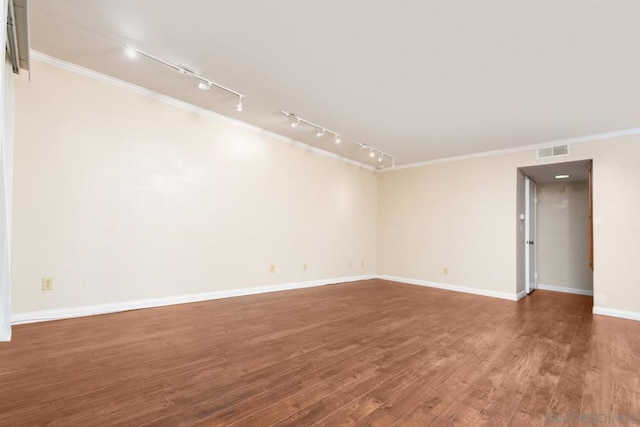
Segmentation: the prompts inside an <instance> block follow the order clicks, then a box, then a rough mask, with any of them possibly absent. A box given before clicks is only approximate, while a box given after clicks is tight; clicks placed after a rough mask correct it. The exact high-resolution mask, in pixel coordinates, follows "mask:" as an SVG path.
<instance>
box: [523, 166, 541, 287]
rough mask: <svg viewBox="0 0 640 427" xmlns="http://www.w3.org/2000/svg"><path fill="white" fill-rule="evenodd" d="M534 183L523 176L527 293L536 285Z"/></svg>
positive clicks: (535, 199) (535, 202) (535, 203)
mask: <svg viewBox="0 0 640 427" xmlns="http://www.w3.org/2000/svg"><path fill="white" fill-rule="evenodd" d="M536 195H537V193H536V183H535V182H533V181H531V180H530V179H529V177H526V178H525V187H524V205H525V206H524V215H525V219H524V221H525V222H524V240H525V243H524V270H525V289H526V291H527V294H530V293H531V292H533V291H534V290H535V289H536V288H537V287H538V285H537V277H538V274H537V273H536V246H535V244H536V205H537V203H538V198H537V196H536Z"/></svg>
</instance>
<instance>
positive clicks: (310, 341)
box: [0, 280, 640, 426]
mask: <svg viewBox="0 0 640 427" xmlns="http://www.w3.org/2000/svg"><path fill="white" fill-rule="evenodd" d="M591 306H592V299H591V298H590V297H584V296H577V295H568V294H560V293H553V292H544V291H537V292H535V293H533V294H532V295H531V296H529V297H527V298H525V299H523V300H521V301H520V302H518V303H516V302H511V301H504V300H499V299H493V298H486V297H480V296H475V295H468V294H462V293H455V292H448V291H442V290H437V289H429V288H424V287H418V286H411V285H403V284H397V283H391V282H385V281H382V280H370V281H366V282H355V283H350V284H341V285H335V286H325V287H319V288H310V289H305V290H298V291H288V292H276V293H270V294H262V295H255V296H249V297H240V298H230V299H224V300H216V301H208V302H201V303H193V304H184V305H176V306H170V307H162V308H154V309H147V310H138V311H130V312H124V313H116V314H110V315H102V316H93V317H85V318H78V319H69V320H60V321H54V322H44V323H36V324H30V325H21V326H16V327H14V334H13V336H14V339H13V341H12V342H11V343H0V426H22V425H28V426H31V425H42V424H50V425H78V426H86V425H101V426H105V425H126V426H138V425H229V424H236V425H251V426H257V425H271V424H277V425H301V426H307V425H311V424H314V423H316V424H317V425H322V426H337V425H352V424H357V425H401V426H405V425H407V426H410V425H416V426H448V425H470V426H479V425H492V426H499V425H514V426H526V425H567V424H578V423H581V424H580V425H589V426H596V425H615V424H620V425H633V424H636V425H637V424H640V322H633V321H628V320H622V319H615V318H609V317H603V316H594V315H592V314H591Z"/></svg>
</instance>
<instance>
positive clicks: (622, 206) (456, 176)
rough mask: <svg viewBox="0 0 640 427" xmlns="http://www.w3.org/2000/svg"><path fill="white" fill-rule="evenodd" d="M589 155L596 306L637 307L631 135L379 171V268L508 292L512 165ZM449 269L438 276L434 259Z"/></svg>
mask: <svg viewBox="0 0 640 427" xmlns="http://www.w3.org/2000/svg"><path fill="white" fill-rule="evenodd" d="M587 159H593V161H594V163H593V170H594V189H593V191H594V236H595V249H594V255H595V272H594V291H595V305H597V306H600V307H605V308H611V309H617V310H625V311H633V312H640V278H639V277H638V275H637V273H636V271H635V268H634V267H635V265H636V264H637V262H638V259H640V246H639V245H637V242H636V238H637V236H638V233H639V232H640V221H638V219H639V214H638V212H640V191H638V190H637V187H638V184H639V183H640V168H639V167H638V159H640V136H638V135H633V136H624V137H618V138H615V139H607V140H602V141H592V142H585V143H579V144H574V145H572V146H571V155H570V156H565V157H559V158H556V159H554V160H547V161H539V160H536V154H535V151H534V150H528V151H520V152H515V153H509V154H502V155H496V156H490V157H480V158H474V159H468V160H459V161H451V162H444V163H436V164H431V165H425V166H422V167H416V168H410V169H399V170H394V171H388V172H385V173H382V174H379V183H378V206H379V210H378V273H379V274H383V275H393V276H400V277H407V278H413V279H419V280H425V281H433V282H440V283H445V284H452V285H459V286H467V287H474V288H477V289H482V290H489V291H498V292H507V293H509V292H510V293H513V294H515V292H516V290H517V289H521V285H520V283H521V280H522V279H521V275H522V271H521V270H522V267H521V265H520V262H519V250H518V249H517V245H518V242H519V241H520V239H521V237H520V236H519V235H518V230H519V228H518V226H517V225H515V226H514V223H516V224H517V223H519V219H518V213H519V212H518V209H517V207H518V206H517V201H518V198H517V195H518V182H519V179H518V173H517V168H518V167H524V166H532V165H537V164H543V163H550V162H566V161H572V160H587ZM445 266H447V267H448V268H449V274H448V275H445V274H443V272H442V271H443V270H442V269H443V267H445Z"/></svg>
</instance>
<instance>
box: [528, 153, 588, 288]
mask: <svg viewBox="0 0 640 427" xmlns="http://www.w3.org/2000/svg"><path fill="white" fill-rule="evenodd" d="M592 171H593V170H592V161H591V160H584V161H576V162H566V163H554V164H549V165H539V166H529V167H522V168H519V169H518V230H517V231H518V234H517V238H518V241H517V245H518V251H517V252H518V296H519V298H521V297H523V296H526V295H529V294H531V293H532V292H534V291H535V290H536V289H541V290H549V291H556V292H566V293H573V294H579V295H593V268H594V262H593V261H594V260H593V197H592V194H593V191H592V182H593V180H592V176H593V173H592Z"/></svg>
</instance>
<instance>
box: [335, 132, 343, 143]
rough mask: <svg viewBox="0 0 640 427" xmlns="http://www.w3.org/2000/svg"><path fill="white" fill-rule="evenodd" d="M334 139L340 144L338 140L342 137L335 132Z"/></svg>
mask: <svg viewBox="0 0 640 427" xmlns="http://www.w3.org/2000/svg"><path fill="white" fill-rule="evenodd" d="M335 140H336V144H340V142H341V141H342V139H341V138H340V135H338V134H336V136H335Z"/></svg>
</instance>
